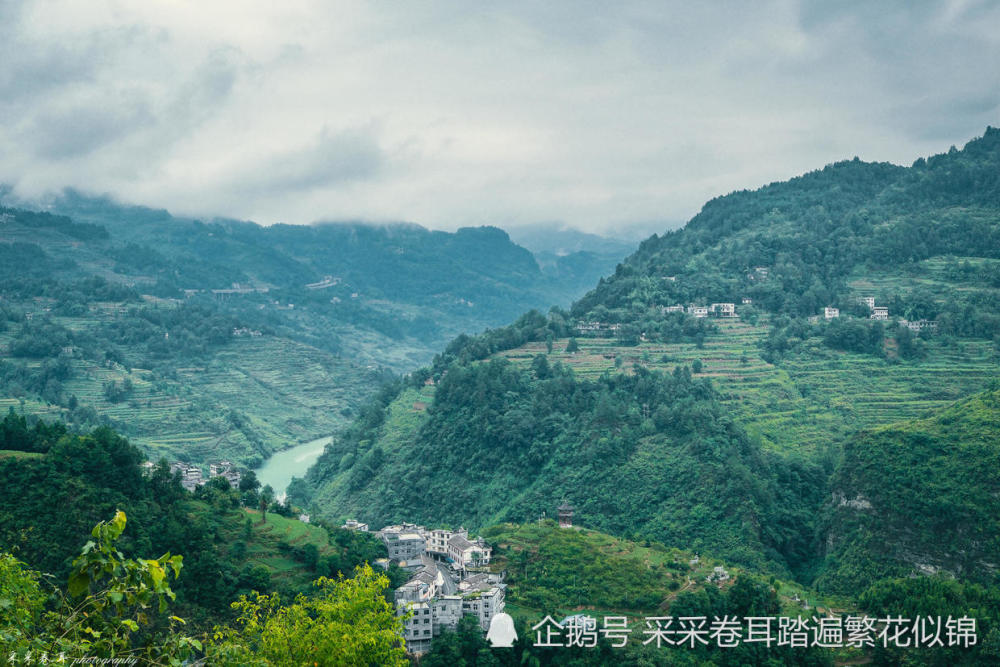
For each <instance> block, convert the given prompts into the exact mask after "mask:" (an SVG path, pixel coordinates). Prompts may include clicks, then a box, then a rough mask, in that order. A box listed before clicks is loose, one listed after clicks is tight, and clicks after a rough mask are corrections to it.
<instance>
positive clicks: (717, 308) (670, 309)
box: [660, 299, 750, 317]
mask: <svg viewBox="0 0 1000 667" xmlns="http://www.w3.org/2000/svg"><path fill="white" fill-rule="evenodd" d="M743 303H744V304H748V303H750V300H749V299H744V300H743ZM660 312H661V313H662V314H664V315H667V314H668V313H687V314H688V315H691V316H692V317H708V316H709V315H714V316H716V317H738V315H737V314H736V304H735V303H713V304H712V305H710V306H698V305H694V304H691V305H689V306H688V307H687V308H685V307H684V306H682V305H680V304H677V305H674V306H660Z"/></svg>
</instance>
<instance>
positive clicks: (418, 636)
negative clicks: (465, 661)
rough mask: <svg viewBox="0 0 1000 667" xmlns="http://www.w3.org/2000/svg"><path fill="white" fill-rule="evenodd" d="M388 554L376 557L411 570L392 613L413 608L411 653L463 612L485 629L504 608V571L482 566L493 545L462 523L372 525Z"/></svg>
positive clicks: (355, 525) (354, 526) (352, 524)
mask: <svg viewBox="0 0 1000 667" xmlns="http://www.w3.org/2000/svg"><path fill="white" fill-rule="evenodd" d="M341 528H346V529H348V530H358V531H362V532H368V524H366V523H362V522H360V521H357V520H354V519H350V520H348V521H346V522H345V523H344V525H343V526H341ZM375 535H376V536H377V537H379V539H381V540H382V542H383V543H384V544H385V546H386V550H387V551H388V553H389V557H388V558H386V559H381V560H380V561H377V564H379V565H381V566H383V567H388V566H389V563H390V562H391V561H395V562H396V563H397V564H398V565H399V566H400V567H401V568H403V569H405V570H408V571H410V572H411V573H412V576H411V577H410V579H409V580H408V581H407V582H406V583H405V584H403V585H402V586H400V587H399V588H397V589H396V591H395V593H394V597H395V604H396V613H397V614H398V615H403V614H404V613H406V612H407V611H410V612H412V613H411V616H410V618H409V619H407V620H406V623H405V626H404V631H403V637H404V639H405V640H406V649H407V651H409V652H410V653H411V654H413V655H421V654H423V653H426V652H427V651H429V650H430V646H431V641H432V640H433V639H434V637H436V636H437V635H439V634H441V631H442V630H445V629H448V630H454V629H455V628H456V627H458V622H459V621H460V620H461V618H462V617H463V616H473V617H475V618H476V620H477V621H478V622H479V626H480V627H481V628H482V629H483V631H484V632H485V631H486V630H487V629H489V627H490V621H491V620H492V619H493V617H494V616H495V615H497V614H499V613H501V612H502V611H503V610H504V605H505V602H504V601H505V598H506V589H507V585H506V584H505V583H503V574H497V573H491V572H488V571H486V566H488V565H489V563H490V560H491V558H492V556H493V549H492V548H491V547H490V546H489V545H488V544H486V542H484V541H483V539H482V538H481V537H477V538H471V537H470V536H469V532H468V531H467V530H465V529H464V528H459V529H458V530H454V531H453V530H448V529H444V528H436V529H427V528H425V527H424V526H419V525H417V524H413V523H402V524H397V525H392V526H386V527H385V528H383V529H382V530H379V531H376V533H375Z"/></svg>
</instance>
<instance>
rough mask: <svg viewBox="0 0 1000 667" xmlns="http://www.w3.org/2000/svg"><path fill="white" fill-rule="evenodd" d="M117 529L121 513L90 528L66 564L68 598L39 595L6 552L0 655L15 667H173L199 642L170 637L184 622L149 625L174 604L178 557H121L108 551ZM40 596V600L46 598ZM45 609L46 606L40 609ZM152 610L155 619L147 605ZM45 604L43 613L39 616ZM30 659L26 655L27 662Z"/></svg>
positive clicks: (0, 563) (0, 567)
mask: <svg viewBox="0 0 1000 667" xmlns="http://www.w3.org/2000/svg"><path fill="white" fill-rule="evenodd" d="M124 530H125V513H124V512H122V511H118V512H116V513H115V516H114V518H113V519H111V520H110V521H104V522H101V523H99V524H97V525H96V526H95V527H94V529H93V531H92V532H91V535H92V537H93V538H94V539H93V540H90V541H89V542H87V544H86V545H84V547H83V551H82V553H81V554H80V555H79V556H78V557H77V558H76V559H75V560H74V561H73V571H72V574H71V575H70V578H69V585H68V595H66V594H64V593H63V592H62V591H60V590H59V589H58V588H56V587H54V586H53V591H52V593H51V595H46V594H45V593H44V592H43V589H42V586H41V584H40V583H39V580H40V578H41V575H39V573H37V572H34V571H31V570H28V569H26V568H25V567H24V565H23V564H22V563H20V562H19V561H17V560H16V559H15V558H14V557H13V556H11V555H9V554H2V555H0V590H2V591H3V593H2V594H0V650H2V653H3V654H4V655H7V656H15V657H16V658H17V660H16V661H15V662H19V661H23V662H25V663H28V662H30V661H32V660H41V659H42V656H46V659H49V660H53V661H55V660H57V659H61V658H66V659H70V658H91V659H93V658H126V659H127V658H136V659H137V660H138V659H141V661H142V662H143V664H151V665H180V664H181V663H182V662H183V661H184V660H185V659H186V658H188V657H189V656H190V655H191V654H192V652H193V651H194V650H201V643H200V642H199V641H198V640H196V639H193V638H190V637H186V636H184V635H181V634H179V633H178V632H176V631H175V628H176V627H177V626H178V625H182V624H183V623H184V621H183V620H182V619H180V618H178V617H176V616H171V617H170V618H169V619H168V623H169V631H167V632H163V633H158V632H157V631H156V628H155V625H156V622H157V621H158V620H160V619H159V618H158V617H159V615H160V614H162V613H163V612H164V611H166V608H167V605H168V603H167V600H168V599H169V600H173V599H174V592H173V591H172V590H171V589H170V586H169V584H168V579H169V572H173V576H174V578H175V579H176V578H177V576H179V574H180V570H181V567H182V564H181V556H172V555H170V554H169V553H167V554H164V555H163V556H161V557H160V558H158V559H155V560H147V559H141V558H140V559H137V560H133V559H127V558H125V557H124V555H123V554H122V553H121V552H120V551H119V550H118V549H117V548H116V547H115V543H116V542H117V540H118V538H119V537H120V536H121V534H122V531H124ZM47 598H48V599H47ZM47 603H48V604H47ZM154 603H155V604H157V609H156V613H152V609H151V607H152V605H153V604H154ZM46 606H48V610H46ZM32 656H34V657H32Z"/></svg>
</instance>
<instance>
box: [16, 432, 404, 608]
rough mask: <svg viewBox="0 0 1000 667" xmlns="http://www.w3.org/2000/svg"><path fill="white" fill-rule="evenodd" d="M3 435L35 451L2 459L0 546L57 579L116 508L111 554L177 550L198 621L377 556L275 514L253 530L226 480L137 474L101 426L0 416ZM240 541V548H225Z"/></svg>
mask: <svg viewBox="0 0 1000 667" xmlns="http://www.w3.org/2000/svg"><path fill="white" fill-rule="evenodd" d="M0 437H4V439H5V442H4V443H3V444H5V445H6V446H8V447H11V448H12V451H17V450H22V451H25V452H32V453H33V454H35V455H34V456H33V457H31V458H21V457H11V456H6V457H0V508H2V509H0V543H2V544H4V545H8V547H7V548H10V549H17V553H18V556H19V558H21V559H22V560H24V561H25V562H27V563H28V564H29V565H30V566H31V567H33V568H36V569H39V570H42V571H45V572H49V573H53V574H55V575H57V576H59V577H62V576H64V575H65V574H68V573H69V572H70V571H71V570H72V569H73V567H74V565H73V558H74V556H75V555H76V554H77V551H78V549H77V545H79V544H80V543H81V541H83V540H84V538H85V536H87V535H88V534H90V532H91V531H90V527H91V526H93V525H94V523H95V522H97V521H99V520H100V518H101V517H102V516H107V515H108V514H109V513H112V512H114V511H115V509H116V508H117V509H121V510H122V511H124V512H126V513H128V514H129V516H131V517H132V518H133V521H130V522H129V527H128V529H127V530H126V531H125V532H124V533H122V534H121V535H120V536H119V537H118V545H117V547H116V548H117V549H118V550H119V551H121V552H122V553H124V554H126V555H129V556H136V555H138V554H145V553H148V552H150V551H153V552H158V553H163V552H172V553H183V554H185V559H184V565H185V568H184V576H183V577H181V578H180V579H179V580H178V581H176V582H175V584H174V586H173V587H172V590H173V591H175V592H176V594H177V601H176V603H177V607H178V609H179V610H180V611H181V613H182V614H183V615H184V616H185V617H186V618H188V620H189V622H191V623H192V625H193V626H196V627H203V626H205V625H209V624H211V623H214V622H219V621H220V620H224V619H225V618H226V616H227V614H228V613H230V612H229V603H230V602H231V601H232V600H233V599H235V598H236V597H237V596H238V595H240V594H241V593H248V592H249V591H251V590H254V589H257V590H278V591H281V592H284V593H286V594H294V593H296V592H298V591H299V590H302V588H303V587H305V586H306V585H307V583H308V581H309V580H310V579H311V578H312V577H313V576H314V573H313V568H317V567H318V564H323V565H324V566H327V569H324V570H320V571H321V572H328V573H330V574H332V575H336V573H337V571H345V572H351V571H352V570H353V568H354V567H355V566H356V565H358V564H360V563H362V562H365V561H373V560H375V559H376V558H380V557H382V556H384V555H385V552H384V548H383V547H382V546H381V543H380V542H379V541H378V540H376V539H375V538H374V537H373V536H371V535H360V534H359V535H344V533H349V531H341V530H339V529H330V530H326V529H324V528H322V527H319V526H311V525H307V524H304V523H302V522H300V521H296V520H289V519H285V518H283V517H280V516H275V515H268V517H267V522H266V523H258V524H256V525H253V524H254V522H253V521H252V520H251V518H250V517H249V516H248V513H247V511H246V510H244V509H242V508H240V506H239V505H240V500H241V494H240V492H239V491H238V490H236V489H231V488H230V487H229V484H228V483H227V482H225V480H222V479H219V480H212V481H210V482H209V483H208V484H206V485H204V486H203V487H202V488H201V489H199V490H198V492H197V493H196V494H194V495H192V494H189V493H188V492H186V491H185V490H184V489H182V488H181V487H180V484H179V481H178V480H177V479H175V478H174V477H173V476H172V474H171V473H170V470H169V468H168V467H167V465H166V463H165V462H162V463H161V464H159V465H157V466H155V467H154V468H153V469H152V471H151V473H150V475H149V476H148V477H147V476H144V475H143V474H142V472H141V471H140V463H141V462H142V461H143V456H142V454H141V452H139V451H138V450H137V449H136V448H135V447H133V446H132V445H130V444H129V443H128V442H127V441H126V440H125V439H124V438H121V437H120V436H118V435H117V434H115V433H114V432H112V431H110V430H109V429H97V430H95V431H94V432H92V433H91V434H89V435H84V436H81V435H77V434H67V433H66V431H65V428H64V427H61V426H50V425H46V424H44V423H43V422H39V423H37V424H35V425H34V426H33V427H31V428H28V427H27V425H26V423H25V420H24V418H22V417H18V416H16V415H12V414H10V415H8V416H7V417H6V418H5V419H4V420H3V421H0ZM40 452H42V453H40ZM248 521H250V522H251V526H250V528H249V530H248V529H247V522H248ZM107 530H110V529H107ZM238 541H239V542H240V543H242V544H243V545H244V546H243V548H242V550H241V549H238V548H233V547H232V545H233V544H234V543H236V542H238ZM97 543H98V542H97V541H95V544H97ZM93 548H94V547H91V549H93ZM314 550H315V551H314ZM331 561H333V565H334V566H335V567H333V568H330V567H329V564H330V563H331ZM90 574H91V575H93V573H92V572H91V573H90ZM81 582H82V580H81ZM75 586H77V584H74V589H73V590H74V591H75V590H76V588H75Z"/></svg>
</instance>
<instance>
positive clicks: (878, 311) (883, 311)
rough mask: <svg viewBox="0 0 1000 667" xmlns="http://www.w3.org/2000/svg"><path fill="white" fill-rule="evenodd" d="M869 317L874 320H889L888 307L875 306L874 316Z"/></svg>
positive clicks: (873, 309)
mask: <svg viewBox="0 0 1000 667" xmlns="http://www.w3.org/2000/svg"><path fill="white" fill-rule="evenodd" d="M868 317H869V319H872V320H887V319H889V309H888V308H887V307H886V306H875V307H874V308H872V314H871V315H869V316H868Z"/></svg>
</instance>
